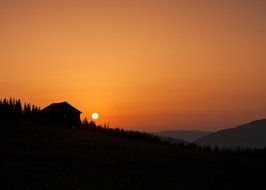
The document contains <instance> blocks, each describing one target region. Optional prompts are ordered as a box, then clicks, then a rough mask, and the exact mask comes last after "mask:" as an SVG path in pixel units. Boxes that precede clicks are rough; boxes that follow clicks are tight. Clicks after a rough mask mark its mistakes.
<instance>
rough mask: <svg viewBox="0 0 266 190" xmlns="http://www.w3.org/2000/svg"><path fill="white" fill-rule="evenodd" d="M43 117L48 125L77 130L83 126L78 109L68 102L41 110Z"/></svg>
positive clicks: (54, 104)
mask: <svg viewBox="0 0 266 190" xmlns="http://www.w3.org/2000/svg"><path fill="white" fill-rule="evenodd" d="M41 113H42V117H43V119H44V121H45V122H46V123H49V124H53V125H59V126H63V127H69V128H76V127H80V126H81V121H80V114H81V113H82V112H81V111H79V110H78V109H76V108H74V107H73V106H71V105H70V104H69V103H67V102H60V103H53V104H51V105H49V106H47V107H45V108H44V109H42V110H41Z"/></svg>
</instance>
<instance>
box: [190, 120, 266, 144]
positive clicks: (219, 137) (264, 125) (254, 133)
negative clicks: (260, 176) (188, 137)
mask: <svg viewBox="0 0 266 190" xmlns="http://www.w3.org/2000/svg"><path fill="white" fill-rule="evenodd" d="M194 143H195V144H198V145H200V146H212V147H214V146H218V147H225V148H235V147H240V148H265V147H266V119H262V120H256V121H252V122H250V123H247V124H243V125H240V126H238V127H236V128H229V129H224V130H221V131H218V132H216V133H212V134H209V135H207V136H204V137H201V138H199V139H198V140H196V141H195V142H194Z"/></svg>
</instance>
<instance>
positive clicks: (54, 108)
mask: <svg viewBox="0 0 266 190" xmlns="http://www.w3.org/2000/svg"><path fill="white" fill-rule="evenodd" d="M41 111H42V112H44V113H47V112H69V113H79V114H80V113H82V112H81V111H79V110H78V109H76V108H74V107H73V106H71V105H70V104H69V103H67V102H60V103H53V104H51V105H49V106H47V107H45V108H43V109H42V110H41Z"/></svg>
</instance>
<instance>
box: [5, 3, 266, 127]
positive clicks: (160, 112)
mask: <svg viewBox="0 0 266 190" xmlns="http://www.w3.org/2000/svg"><path fill="white" fill-rule="evenodd" d="M265 18H266V1H262V0H253V1H248V0H233V1H232V0H224V1H219V0H204V1H198V0H194V1H187V0H183V1H181V0H180V1H178V0H134V1H132V0H97V1H90V0H76V1H73V0H48V1H36V0H0V42H1V43H0V67H1V69H0V96H1V97H2V98H4V97H15V98H21V99H22V100H23V101H27V102H31V103H34V104H36V105H39V106H41V107H44V106H46V105H48V104H50V103H52V102H60V101H68V102H69V103H71V104H73V106H75V107H77V108H78V109H80V110H81V111H82V112H83V117H85V116H87V117H89V118H90V115H91V113H93V112H98V113H99V115H100V118H99V120H98V121H97V122H99V123H107V122H110V125H111V126H113V127H116V126H119V127H121V128H125V129H135V130H145V131H159V130H171V129H198V130H199V129H201V130H211V131H215V130H218V129H221V128H227V127H234V126H236V125H238V124H241V123H245V122H247V121H250V120H255V119H260V118H266V99H265V97H266V88H265V86H266V54H265V49H266V35H265V33H266V19H265Z"/></svg>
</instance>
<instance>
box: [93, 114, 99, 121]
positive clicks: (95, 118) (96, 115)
mask: <svg viewBox="0 0 266 190" xmlns="http://www.w3.org/2000/svg"><path fill="white" fill-rule="evenodd" d="M91 117H92V119H94V120H97V119H98V118H99V114H98V113H93V114H92V115H91Z"/></svg>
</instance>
